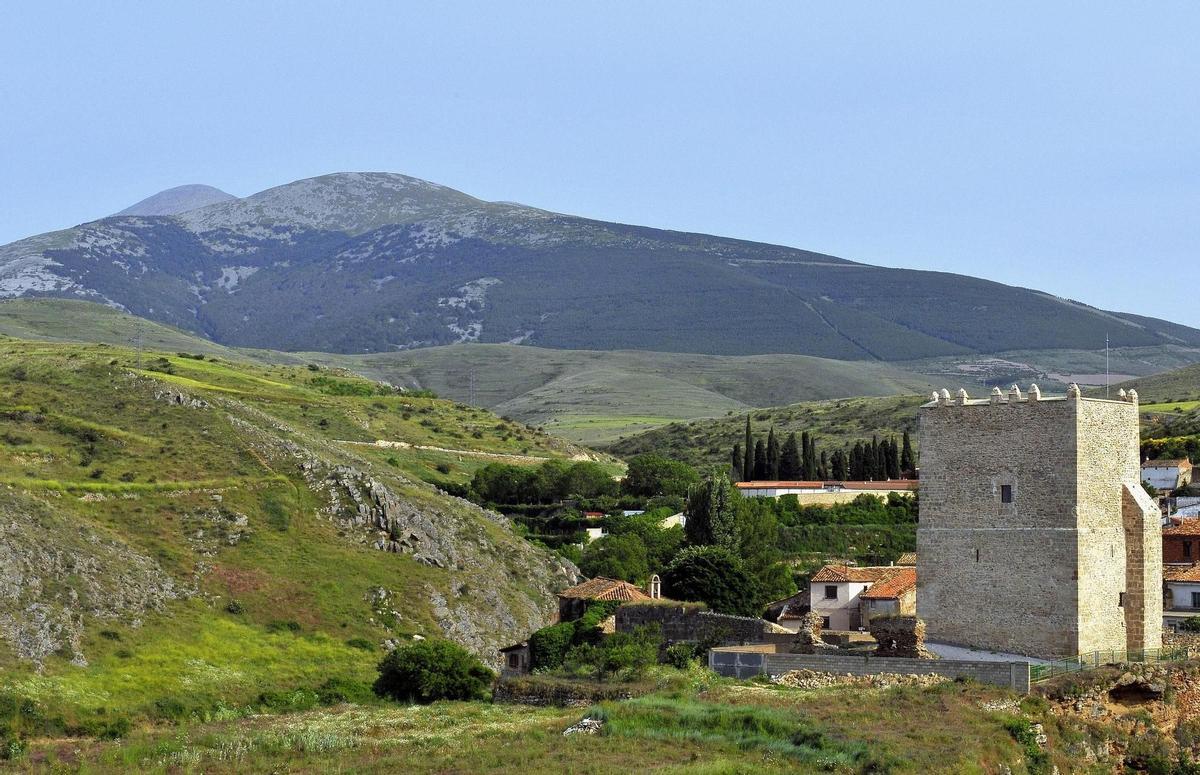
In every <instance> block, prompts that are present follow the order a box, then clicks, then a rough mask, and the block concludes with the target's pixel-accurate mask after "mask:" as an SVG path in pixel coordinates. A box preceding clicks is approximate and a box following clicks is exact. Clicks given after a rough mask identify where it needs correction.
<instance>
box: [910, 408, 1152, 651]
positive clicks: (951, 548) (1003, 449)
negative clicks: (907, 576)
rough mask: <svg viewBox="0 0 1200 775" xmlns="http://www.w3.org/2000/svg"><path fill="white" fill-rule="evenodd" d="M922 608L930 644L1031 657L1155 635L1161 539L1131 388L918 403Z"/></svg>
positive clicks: (1131, 643) (1138, 644) (1130, 644)
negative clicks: (1117, 392)
mask: <svg viewBox="0 0 1200 775" xmlns="http://www.w3.org/2000/svg"><path fill="white" fill-rule="evenodd" d="M920 493H921V495H920V497H921V516H920V522H919V524H918V527H917V613H918V615H919V616H920V617H921V618H922V619H924V620H925V624H926V631H927V637H928V638H929V640H931V641H935V642H944V643H954V644H959V645H965V646H974V647H978V648H985V649H992V650H996V651H1004V652H1009V653H1015V654H1026V655H1029V656H1037V657H1062V656H1073V655H1076V654H1083V653H1088V652H1091V651H1096V650H1105V651H1107V650H1110V649H1112V650H1117V651H1124V650H1127V649H1128V650H1140V649H1144V648H1158V647H1159V646H1161V645H1162V536H1161V532H1160V524H1159V512H1158V508H1157V507H1156V506H1155V505H1154V502H1153V501H1152V500H1151V499H1150V497H1149V496H1148V495H1146V493H1145V491H1144V490H1143V489H1142V486H1141V469H1140V465H1139V457H1138V407H1137V394H1136V393H1135V392H1131V393H1130V394H1128V395H1125V394H1124V393H1122V397H1121V400H1117V401H1109V400H1100V399H1093V398H1083V397H1082V396H1081V395H1080V392H1079V388H1078V387H1077V386H1075V385H1072V386H1071V387H1070V388H1069V389H1068V391H1067V395H1066V396H1055V397H1048V396H1043V395H1041V394H1040V392H1039V391H1038V388H1037V386H1036V385H1034V386H1032V387H1031V388H1030V389H1029V393H1028V394H1022V393H1021V391H1020V390H1019V389H1018V388H1017V387H1016V386H1015V385H1014V386H1013V387H1012V388H1010V389H1009V391H1008V392H1007V393H1006V394H1005V393H1001V391H1000V390H999V388H994V389H993V390H992V395H991V397H990V398H987V399H982V400H978V399H977V400H972V399H969V398H968V397H967V394H966V392H965V391H962V390H960V391H958V395H957V396H956V397H954V398H951V396H950V394H949V392H947V391H945V390H943V391H942V392H941V393H940V394H938V393H934V395H933V400H932V401H930V402H929V403H927V404H925V405H924V406H923V407H922V408H921V490H920Z"/></svg>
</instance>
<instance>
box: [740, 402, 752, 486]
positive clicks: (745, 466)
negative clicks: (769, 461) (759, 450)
mask: <svg viewBox="0 0 1200 775" xmlns="http://www.w3.org/2000/svg"><path fill="white" fill-rule="evenodd" d="M742 449H743V450H745V452H744V456H743V458H742V481H743V482H748V481H750V480H751V479H753V478H754V452H753V450H754V438H753V436H751V434H750V415H746V440H745V442H744V443H743V444H742Z"/></svg>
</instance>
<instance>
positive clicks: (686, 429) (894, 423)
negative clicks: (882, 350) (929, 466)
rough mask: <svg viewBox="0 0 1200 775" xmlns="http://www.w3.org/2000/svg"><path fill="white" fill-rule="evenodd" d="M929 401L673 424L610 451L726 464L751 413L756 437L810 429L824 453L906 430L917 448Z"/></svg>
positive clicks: (811, 406)
mask: <svg viewBox="0 0 1200 775" xmlns="http://www.w3.org/2000/svg"><path fill="white" fill-rule="evenodd" d="M927 400H928V399H927V398H925V397H924V396H911V395H906V396H885V397H877V398H842V399H834V400H829V401H807V402H803V403H798V404H791V405H789V406H780V407H774V408H769V409H755V410H752V411H750V412H748V413H747V412H741V413H734V414H730V415H727V416H725V417H721V418H718V419H710V420H693V421H690V422H677V423H671V424H670V425H666V426H663V427H661V428H655V429H653V430H649V431H645V432H644V433H639V434H635V435H632V436H629V437H627V438H625V439H622V440H620V441H618V442H616V443H615V444H612V445H610V446H609V447H608V448H607V449H608V451H609V452H612V453H613V454H615V455H618V456H621V457H625V458H628V457H632V456H633V455H638V454H642V453H644V452H658V453H659V454H663V455H667V456H669V457H672V458H675V459H677V460H683V461H686V462H688V463H691V464H692V465H695V466H713V465H715V466H726V465H728V464H729V455H730V450H731V449H733V445H734V444H740V443H741V442H742V439H743V438H744V434H745V430H746V415H747V414H749V415H750V419H751V425H752V428H753V432H754V434H755V437H756V438H758V437H762V438H766V434H767V431H768V430H769V429H770V428H771V427H772V426H774V428H775V432H776V434H779V433H782V434H783V435H784V436H786V435H787V434H788V433H792V432H795V433H796V434H800V433H801V432H803V431H808V432H809V433H810V434H815V436H816V439H817V445H818V447H819V449H824V450H826V451H829V452H832V451H833V450H834V449H837V448H840V447H843V446H847V445H853V444H854V442H855V441H859V440H863V441H869V440H870V439H871V437H872V436H879V437H880V438H883V437H885V436H890V435H897V436H899V435H900V434H901V433H903V432H904V431H905V430H907V431H909V432H910V433H911V434H912V443H913V445H914V446H916V444H917V434H916V429H917V407H919V406H920V405H921V404H922V403H924V402H925V401H927Z"/></svg>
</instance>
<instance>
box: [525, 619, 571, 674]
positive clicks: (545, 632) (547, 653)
mask: <svg viewBox="0 0 1200 775" xmlns="http://www.w3.org/2000/svg"><path fill="white" fill-rule="evenodd" d="M574 637H575V623H574V622H560V623H559V624H552V625H550V626H549V627H543V628H542V629H540V630H538V631H537V632H535V633H534V634H533V635H530V636H529V661H530V666H531V667H532V668H533V669H534V670H553V669H555V668H557V667H562V663H563V659H564V658H566V656H567V651H568V650H569V649H570V648H571V641H572V640H573V639H574Z"/></svg>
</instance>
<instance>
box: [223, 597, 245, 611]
mask: <svg viewBox="0 0 1200 775" xmlns="http://www.w3.org/2000/svg"><path fill="white" fill-rule="evenodd" d="M225 610H226V611H228V612H229V613H231V614H242V613H245V612H246V607H245V606H243V605H242V603H241V601H239V600H230V601H229V604H228V605H226V606H225Z"/></svg>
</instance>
